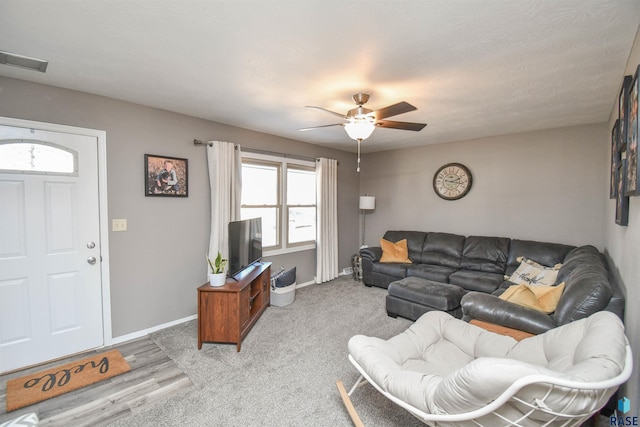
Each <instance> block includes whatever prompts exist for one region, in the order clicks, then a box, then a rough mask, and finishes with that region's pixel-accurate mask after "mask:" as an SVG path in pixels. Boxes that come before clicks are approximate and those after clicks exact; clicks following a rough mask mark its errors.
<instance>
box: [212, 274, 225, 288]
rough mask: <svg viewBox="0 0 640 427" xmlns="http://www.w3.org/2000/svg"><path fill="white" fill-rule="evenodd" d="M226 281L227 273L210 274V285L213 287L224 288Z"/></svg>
mask: <svg viewBox="0 0 640 427" xmlns="http://www.w3.org/2000/svg"><path fill="white" fill-rule="evenodd" d="M226 281H227V275H226V273H209V284H210V285H211V286H216V287H218V286H223V285H224V284H225V282H226Z"/></svg>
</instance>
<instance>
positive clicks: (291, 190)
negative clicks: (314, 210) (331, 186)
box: [287, 167, 316, 205]
mask: <svg viewBox="0 0 640 427" xmlns="http://www.w3.org/2000/svg"><path fill="white" fill-rule="evenodd" d="M287 204H288V205H315V204H316V172H315V171H313V170H304V169H294V168H292V167H289V168H288V169H287Z"/></svg>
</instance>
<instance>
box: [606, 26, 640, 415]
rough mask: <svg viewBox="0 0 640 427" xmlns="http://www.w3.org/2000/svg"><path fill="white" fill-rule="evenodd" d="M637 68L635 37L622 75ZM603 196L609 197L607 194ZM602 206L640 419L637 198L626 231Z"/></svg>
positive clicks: (609, 205) (639, 47)
mask: <svg viewBox="0 0 640 427" xmlns="http://www.w3.org/2000/svg"><path fill="white" fill-rule="evenodd" d="M638 64H640V35H638V36H636V40H635V42H634V45H633V48H632V50H631V55H630V56H629V62H628V63H627V68H626V70H625V73H624V74H625V75H634V73H635V72H636V69H637V67H638ZM620 85H622V78H621V79H620ZM612 99H615V100H616V102H617V94H612ZM616 102H614V105H613V106H612V108H611V118H610V120H609V126H608V129H609V130H610V129H612V128H613V124H614V123H615V121H616V119H617V118H618V104H617V103H616ZM610 144H611V140H610V137H609V136H608V135H607V137H606V138H603V141H602V153H603V156H606V157H607V159H609V158H610V151H609V150H610ZM604 195H606V196H608V192H606V193H605V194H603V196H604ZM605 202H606V216H605V223H604V228H605V230H606V232H605V239H606V244H605V246H606V249H607V252H608V254H609V256H610V257H611V260H612V261H613V264H614V265H615V268H616V270H617V272H618V273H619V274H620V276H621V278H622V281H623V282H624V285H625V287H626V290H627V310H626V312H625V327H626V328H627V329H626V330H627V337H628V338H629V342H630V343H631V347H632V349H633V354H634V360H635V361H636V364H635V366H634V367H633V375H632V376H631V379H630V380H629V381H628V382H627V385H626V387H625V391H624V393H625V395H626V396H628V397H629V399H630V400H631V408H632V411H634V413H633V414H632V415H639V414H638V413H639V412H640V410H639V409H638V408H640V366H638V363H637V361H638V360H640V359H638V356H639V355H640V311H639V310H637V309H636V304H637V302H638V301H640V196H636V197H630V198H629V225H628V226H627V227H622V226H619V225H616V223H615V215H616V204H615V200H610V199H609V198H608V197H605ZM627 415H629V414H627Z"/></svg>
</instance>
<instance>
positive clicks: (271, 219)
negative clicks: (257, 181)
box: [240, 184, 280, 249]
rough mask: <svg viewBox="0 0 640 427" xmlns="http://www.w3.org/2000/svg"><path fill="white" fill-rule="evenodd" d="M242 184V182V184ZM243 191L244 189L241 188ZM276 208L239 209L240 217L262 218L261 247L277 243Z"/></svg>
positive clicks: (278, 231) (278, 232)
mask: <svg viewBox="0 0 640 427" xmlns="http://www.w3.org/2000/svg"><path fill="white" fill-rule="evenodd" d="M243 185H244V184H243ZM242 191H243V192H244V189H243V190H242ZM278 211H279V209H278V208H275V207H273V208H247V207H243V208H241V209H240V219H250V218H262V248H263V249H264V248H267V247H269V246H277V245H278V236H279V235H280V227H278V222H279V221H278V217H279V215H278Z"/></svg>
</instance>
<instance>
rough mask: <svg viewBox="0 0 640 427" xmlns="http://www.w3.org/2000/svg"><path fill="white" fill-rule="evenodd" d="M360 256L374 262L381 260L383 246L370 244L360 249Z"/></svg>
mask: <svg viewBox="0 0 640 427" xmlns="http://www.w3.org/2000/svg"><path fill="white" fill-rule="evenodd" d="M360 256H361V257H362V258H363V259H368V260H370V261H372V262H376V261H380V258H381V257H382V248H381V247H378V246H370V247H367V248H362V249H360Z"/></svg>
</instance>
